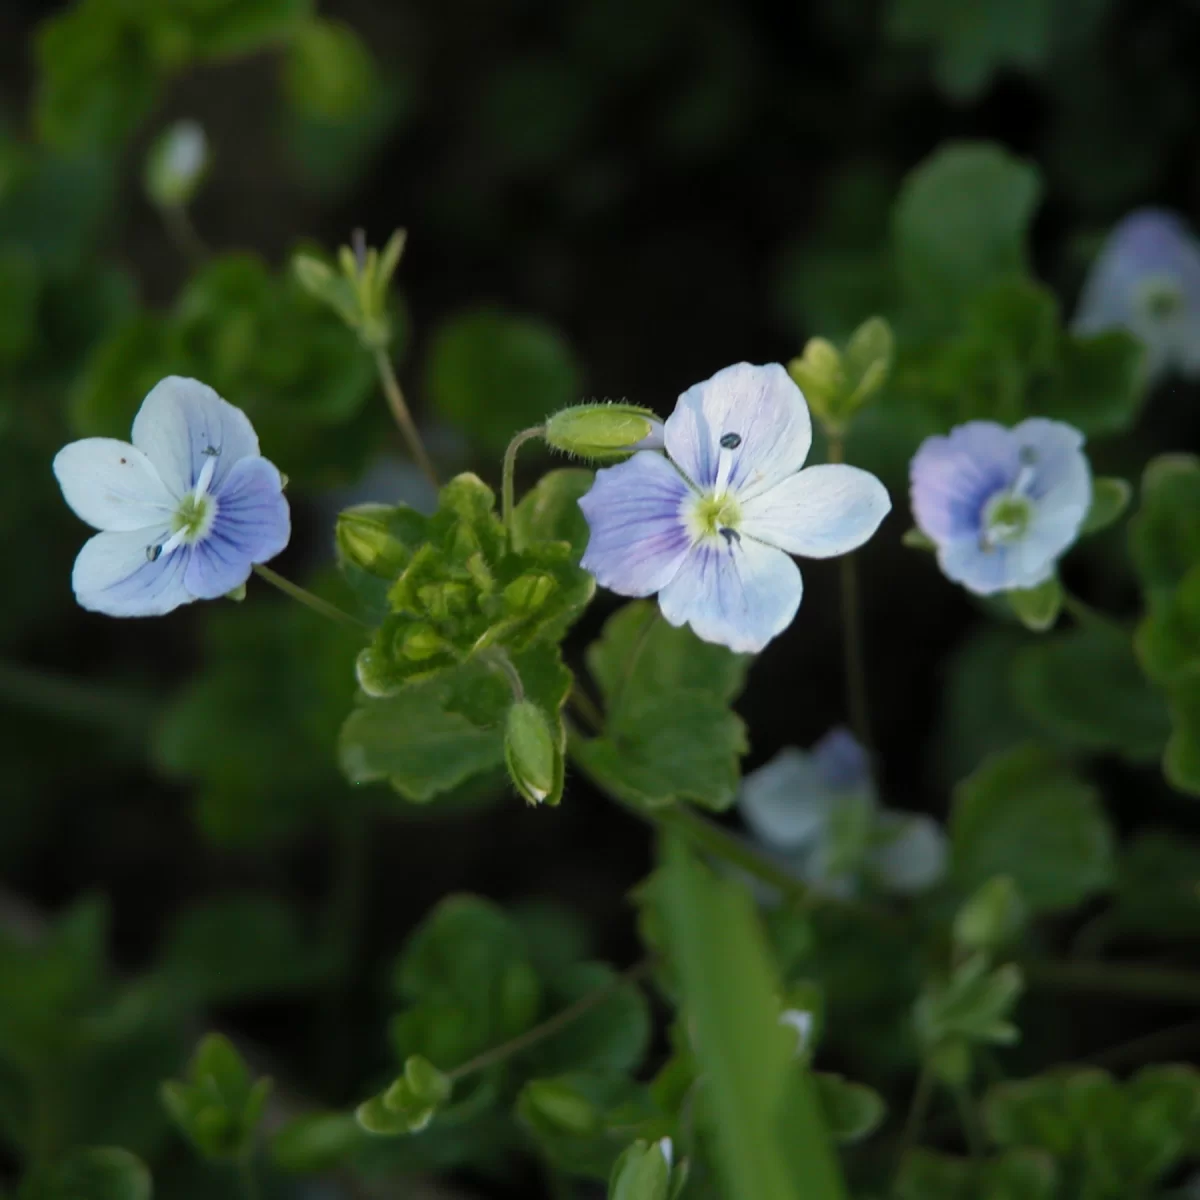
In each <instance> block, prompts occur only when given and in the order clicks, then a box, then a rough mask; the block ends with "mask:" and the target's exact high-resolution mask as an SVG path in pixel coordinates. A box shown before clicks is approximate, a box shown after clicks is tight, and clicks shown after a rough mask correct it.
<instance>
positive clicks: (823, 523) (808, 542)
mask: <svg viewBox="0 0 1200 1200" xmlns="http://www.w3.org/2000/svg"><path fill="white" fill-rule="evenodd" d="M891 507H892V502H891V499H890V498H889V496H888V494H887V488H885V487H884V486H883V484H882V483H880V482H879V480H878V479H876V478H875V476H874V475H872V474H870V472H868V471H863V470H860V469H859V468H858V467H851V466H847V465H845V464H844V463H826V464H824V465H822V466H817V467H807V468H806V469H805V470H803V471H798V472H797V473H796V474H795V475H790V476H788V478H787V479H784V480H783V481H782V482H780V483H777V484H776V485H775V486H774V487H773V488H771V489H770V490H769V491H765V492H761V493H759V494H758V495H757V496H755V497H753V498H752V499H750V500H748V501H744V502H743V503H742V526H741V528H742V530H743V531H744V532H745V533H748V534H749V535H750V536H751V537H755V538H758V539H759V540H760V541H763V542H767V543H768V544H769V545H772V546H778V547H779V548H780V549H781V550H786V551H787V552H788V553H789V554H800V555H803V556H804V557H805V558H832V557H833V556H834V555H837V554H847V553H849V552H850V551H851V550H855V549H857V548H858V547H859V546H861V545H862V544H863V543H864V542H865V541H866V540H867V539H868V538H869V537H870V536H871V535H872V534H873V533H874V532H875V530H876V529H878V528H879V523H880V522H881V521H882V520H883V518H884V517H886V516H887V514H888V512H889V511H890V510H891Z"/></svg>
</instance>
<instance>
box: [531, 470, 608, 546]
mask: <svg viewBox="0 0 1200 1200" xmlns="http://www.w3.org/2000/svg"><path fill="white" fill-rule="evenodd" d="M594 478H595V476H594V474H593V473H592V472H591V471H585V470H582V469H581V468H579V467H566V468H563V469H560V470H557V471H550V472H548V473H547V474H545V475H543V476H542V477H541V479H539V480H538V481H537V483H536V484H534V486H533V487H532V488H530V489H529V491H528V492H526V493H525V495H524V496H522V497H521V500H520V503H519V504H518V505H517V506H516V508H515V509H514V510H513V545H514V547H515V548H516V550H517V551H518V552H521V551H523V550H525V549H526V548H527V547H529V546H532V545H533V544H534V543H535V542H566V543H568V545H570V547H571V549H572V551H573V552H574V555H575V561H576V562H578V560H579V559H580V558H581V557H582V556H583V552H584V550H585V549H586V548H587V543H588V537H589V536H590V531H589V529H588V523H587V520H586V518H585V517H584V515H583V510H582V509H581V508H580V507H579V499H580V497H581V496H583V495H584V493H586V492H587V490H588V489H589V488H590V487H591V486H592V480H593V479H594Z"/></svg>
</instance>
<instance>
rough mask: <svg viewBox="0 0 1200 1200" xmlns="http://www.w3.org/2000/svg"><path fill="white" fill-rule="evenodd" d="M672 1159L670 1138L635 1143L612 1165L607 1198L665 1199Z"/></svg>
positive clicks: (669, 1184)
mask: <svg viewBox="0 0 1200 1200" xmlns="http://www.w3.org/2000/svg"><path fill="white" fill-rule="evenodd" d="M671 1160H672V1148H671V1139H670V1138H662V1139H661V1140H659V1141H657V1142H643V1141H637V1142H634V1143H633V1144H632V1145H631V1146H629V1147H628V1148H627V1149H626V1150H625V1152H624V1153H623V1154H622V1155H621V1157H620V1158H618V1159H617V1161H616V1163H615V1164H614V1165H613V1170H612V1175H611V1176H609V1182H608V1200H668V1197H669V1196H670V1194H671Z"/></svg>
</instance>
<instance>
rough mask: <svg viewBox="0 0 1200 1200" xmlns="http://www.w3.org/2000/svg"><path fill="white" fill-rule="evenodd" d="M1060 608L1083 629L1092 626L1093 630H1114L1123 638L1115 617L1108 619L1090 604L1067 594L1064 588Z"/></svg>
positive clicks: (1123, 634)
mask: <svg viewBox="0 0 1200 1200" xmlns="http://www.w3.org/2000/svg"><path fill="white" fill-rule="evenodd" d="M1062 606H1063V608H1065V609H1066V610H1067V612H1069V613H1070V614H1071V616H1072V617H1073V618H1074V619H1075V622H1076V624H1078V625H1082V626H1083V627H1084V628H1087V627H1088V626H1092V627H1093V628H1100V629H1110V630H1116V631H1118V632H1119V633H1120V634H1121V635H1122V636H1125V631H1124V629H1122V627H1121V622H1120V621H1118V620H1117V619H1116V617H1110V616H1108V614H1107V613H1102V612H1101V611H1100V610H1099V609H1098V608H1093V607H1092V606H1091V605H1090V604H1088V603H1086V602H1085V601H1083V600H1080V598H1079V597H1078V596H1076V595H1073V594H1072V593H1071V592H1068V591H1067V589H1066V588H1063V593H1062Z"/></svg>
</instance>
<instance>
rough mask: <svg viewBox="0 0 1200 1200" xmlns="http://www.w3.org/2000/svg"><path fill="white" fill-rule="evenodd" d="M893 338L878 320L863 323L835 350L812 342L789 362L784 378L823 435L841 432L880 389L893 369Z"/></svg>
mask: <svg viewBox="0 0 1200 1200" xmlns="http://www.w3.org/2000/svg"><path fill="white" fill-rule="evenodd" d="M894 347H895V339H894V338H893V336H892V330H891V326H890V325H888V323H887V322H886V321H885V320H884V319H883V318H882V317H871V318H870V319H869V320H867V321H864V322H863V323H862V324H861V325H860V326H859V327H858V328H857V329H856V330H855V331H854V333H853V334H852V335H851V337H850V340H849V341H848V342H847V343H846V346H845V349H844V350H841V351H839V350H838V349H837V347H836V346H834V345H833V344H832V343H831V342H828V341H826V340H825V339H824V338H812V339H810V341H809V342H808V343H807V345H805V347H804V353H803V355H801V357H799V358H794V359H792V361H791V362H790V363H788V367H787V369H788V374H789V375H790V376H791V377H792V379H793V380H795V382H796V385H797V386H798V387H799V388H800V390H801V391H802V392H803V393H804V398H805V399H806V400H807V401H808V406H809V408H811V409H812V411H813V412H814V413H815V414H816V415H817V418H818V419H819V420H820V422H821V424H822V425H824V426H825V429H826V431H827V432H828V433H831V434H836V435H841V434H844V433H845V431H846V428H847V427H848V425H849V423H850V420H851V418H852V417H853V416H854V414H855V413H856V412H857V411H858V410H859V409H860V408H862V406H863V405H864V404H866V402H867V401H868V400H870V399H871V397H872V396H874V395H875V393H876V392H878V391H879V389H880V388H881V387H883V385H884V382H885V381H886V380H887V376H888V372H889V371H890V370H891V367H892V356H893V352H894Z"/></svg>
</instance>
